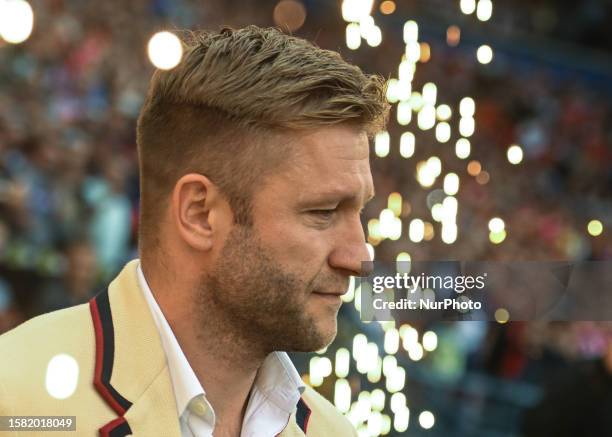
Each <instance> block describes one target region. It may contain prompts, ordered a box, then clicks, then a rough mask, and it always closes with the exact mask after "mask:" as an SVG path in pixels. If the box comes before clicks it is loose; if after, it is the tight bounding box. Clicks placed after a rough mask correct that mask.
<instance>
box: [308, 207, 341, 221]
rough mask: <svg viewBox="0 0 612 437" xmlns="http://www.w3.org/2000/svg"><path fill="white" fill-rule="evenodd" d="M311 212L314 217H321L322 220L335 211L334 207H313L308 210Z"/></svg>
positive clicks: (331, 215) (332, 214)
mask: <svg viewBox="0 0 612 437" xmlns="http://www.w3.org/2000/svg"><path fill="white" fill-rule="evenodd" d="M309 212H310V213H311V214H313V215H315V216H316V217H318V218H320V219H323V220H329V219H331V218H332V217H333V216H334V213H335V212H336V208H333V209H313V210H311V211H309Z"/></svg>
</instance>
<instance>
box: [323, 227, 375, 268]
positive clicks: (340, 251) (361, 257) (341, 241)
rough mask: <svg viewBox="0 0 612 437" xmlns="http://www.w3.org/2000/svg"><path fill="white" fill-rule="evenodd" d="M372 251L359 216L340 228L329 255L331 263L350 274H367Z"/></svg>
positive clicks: (332, 265)
mask: <svg viewBox="0 0 612 437" xmlns="http://www.w3.org/2000/svg"><path fill="white" fill-rule="evenodd" d="M369 261H370V253H369V252H368V248H367V247H366V242H365V235H364V233H363V227H362V225H361V220H360V219H359V216H357V217H356V218H354V219H351V221H350V222H349V223H347V224H346V225H345V226H344V227H342V229H340V230H339V233H338V236H337V238H336V243H335V245H334V248H333V250H332V251H331V253H330V255H329V265H330V267H331V268H332V269H334V270H340V271H342V272H344V274H346V275H350V276H365V275H367V271H368V268H369V264H370V263H369Z"/></svg>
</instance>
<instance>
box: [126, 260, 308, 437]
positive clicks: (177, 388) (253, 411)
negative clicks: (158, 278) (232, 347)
mask: <svg viewBox="0 0 612 437" xmlns="http://www.w3.org/2000/svg"><path fill="white" fill-rule="evenodd" d="M137 272H138V273H137V274H138V283H139V285H140V288H141V289H142V291H143V294H144V296H145V299H146V301H147V303H148V305H149V309H150V310H151V313H152V314H153V319H154V320H155V325H156V326H157V330H158V331H159V335H160V338H161V343H162V347H163V349H164V352H165V353H166V360H167V361H168V369H169V371H170V379H171V381H172V387H173V389H174V396H175V399H176V410H177V413H178V417H179V422H180V425H181V436H182V437H211V436H212V435H213V432H214V429H215V411H214V410H213V408H212V405H211V404H210V403H209V402H208V400H207V399H206V392H205V391H204V388H202V385H201V384H200V382H199V380H198V378H197V377H196V375H195V373H194V372H193V369H192V368H191V366H190V365H189V362H188V361H187V358H186V357H185V354H184V353H183V351H182V349H181V347H180V345H179V344H178V341H177V340H176V337H175V336H174V333H173V332H172V329H171V328H170V325H169V324H168V321H167V320H166V318H165V317H164V314H163V313H162V311H161V309H160V308H159V305H158V304H157V302H156V300H155V297H154V296H153V293H152V292H151V289H150V288H149V285H148V284H147V281H146V279H145V277H144V274H143V272H142V269H141V267H140V263H138V268H137ZM304 388H305V385H304V383H303V382H302V379H301V378H300V375H299V374H298V372H297V370H296V369H295V366H294V365H293V363H292V362H291V360H290V359H289V357H288V356H287V354H286V353H285V352H272V353H271V354H270V355H268V356H267V357H266V359H265V360H264V362H263V364H262V366H261V367H260V368H259V370H258V371H257V376H256V377H255V382H254V384H253V389H252V390H251V395H250V397H249V401H248V404H247V409H246V412H245V415H244V420H243V422H242V431H241V433H240V437H273V436H276V435H277V434H278V433H280V432H281V431H282V430H283V429H285V427H286V426H287V423H288V421H289V416H290V415H291V413H292V412H293V410H294V409H295V406H296V404H297V402H298V401H299V399H300V396H301V394H302V392H303V391H304Z"/></svg>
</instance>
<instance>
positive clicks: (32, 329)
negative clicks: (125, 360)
mask: <svg viewBox="0 0 612 437" xmlns="http://www.w3.org/2000/svg"><path fill="white" fill-rule="evenodd" d="M94 347H95V333H94V329H93V322H92V320H91V315H90V311H89V305H88V304H81V305H77V306H74V307H70V308H65V309H62V310H58V311H53V312H51V313H47V314H43V315H40V316H37V317H34V318H32V319H30V320H28V321H26V322H24V323H22V324H21V325H19V326H17V327H16V328H14V329H12V330H10V331H8V332H6V333H4V334H2V335H0V356H2V357H3V364H2V366H0V377H1V378H3V380H4V381H10V379H9V378H10V377H11V376H16V375H27V372H25V370H26V369H27V368H28V367H30V366H36V367H38V366H39V365H41V364H42V363H43V362H46V363H48V361H49V360H50V359H51V358H53V357H54V356H56V355H58V354H62V353H64V354H68V355H72V356H74V357H75V358H77V359H79V358H81V359H82V358H83V357H84V352H87V355H89V354H90V351H93V350H94V349H93V348H94ZM92 358H93V357H92ZM13 373H15V375H13ZM22 378H23V376H21V378H19V379H22Z"/></svg>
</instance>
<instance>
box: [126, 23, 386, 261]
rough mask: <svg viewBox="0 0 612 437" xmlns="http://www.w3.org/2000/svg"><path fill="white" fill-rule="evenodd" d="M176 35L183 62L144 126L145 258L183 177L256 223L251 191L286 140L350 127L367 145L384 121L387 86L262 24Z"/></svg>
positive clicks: (149, 107) (161, 83)
mask: <svg viewBox="0 0 612 437" xmlns="http://www.w3.org/2000/svg"><path fill="white" fill-rule="evenodd" d="M179 36H180V38H181V42H182V45H183V57H182V60H181V62H180V63H179V65H178V66H176V67H175V68H173V69H171V70H156V71H155V72H154V74H153V77H152V79H151V82H150V85H149V90H148V93H147V97H146V99H145V102H144V105H143V107H142V110H141V113H140V116H139V119H138V126H137V144H138V157H139V168H140V193H141V198H140V202H141V203H140V220H139V222H140V223H139V244H140V251H141V254H142V253H143V251H148V252H150V251H155V249H156V247H157V246H158V244H159V240H158V232H159V227H158V224H159V223H160V221H161V219H162V217H163V214H164V211H165V210H166V208H167V206H168V202H169V198H170V194H171V193H172V191H173V189H174V186H175V184H176V182H177V181H178V180H179V179H180V178H181V177H182V176H183V175H185V174H188V173H199V174H203V175H205V176H206V177H208V178H209V179H210V180H211V181H212V182H213V183H214V184H215V185H216V186H217V187H218V188H219V190H220V192H221V193H222V195H223V196H225V197H226V199H227V201H228V203H229V205H230V207H231V208H232V212H233V215H234V222H235V223H238V224H242V225H251V224H252V217H251V198H252V195H253V190H254V188H255V187H256V186H257V183H258V182H261V179H262V178H263V177H264V176H265V175H266V174H268V173H269V172H271V171H272V170H273V169H274V168H275V167H276V166H277V165H278V164H280V163H281V162H282V161H283V160H284V159H286V158H287V156H288V154H289V152H290V151H289V149H288V147H286V145H284V144H283V141H281V138H283V136H284V138H287V136H286V135H287V134H289V135H291V133H292V132H293V133H297V132H299V131H307V130H309V129H314V128H317V127H324V126H329V125H335V124H340V123H344V124H348V125H353V126H355V127H356V128H358V129H361V130H363V131H365V132H366V133H367V134H368V136H370V137H371V136H372V135H373V134H374V133H375V132H377V131H378V130H380V129H382V128H383V126H384V123H385V122H386V118H387V114H388V110H389V106H388V104H387V103H386V100H385V91H384V80H383V79H382V78H381V77H380V76H377V75H368V74H364V73H363V72H362V71H361V69H360V68H359V67H357V66H354V65H351V64H349V63H347V62H346V61H344V60H343V59H342V57H341V56H340V55H339V54H338V53H336V52H333V51H329V50H323V49H321V48H318V47H316V46H314V45H313V44H311V43H310V42H308V41H306V40H303V39H300V38H297V37H294V36H290V35H287V34H284V33H282V32H281V31H279V30H277V29H274V28H259V27H256V26H248V27H245V28H242V29H238V30H234V29H230V28H223V29H222V30H220V31H218V32H210V31H195V32H193V31H185V32H182V33H180V34H179Z"/></svg>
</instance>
